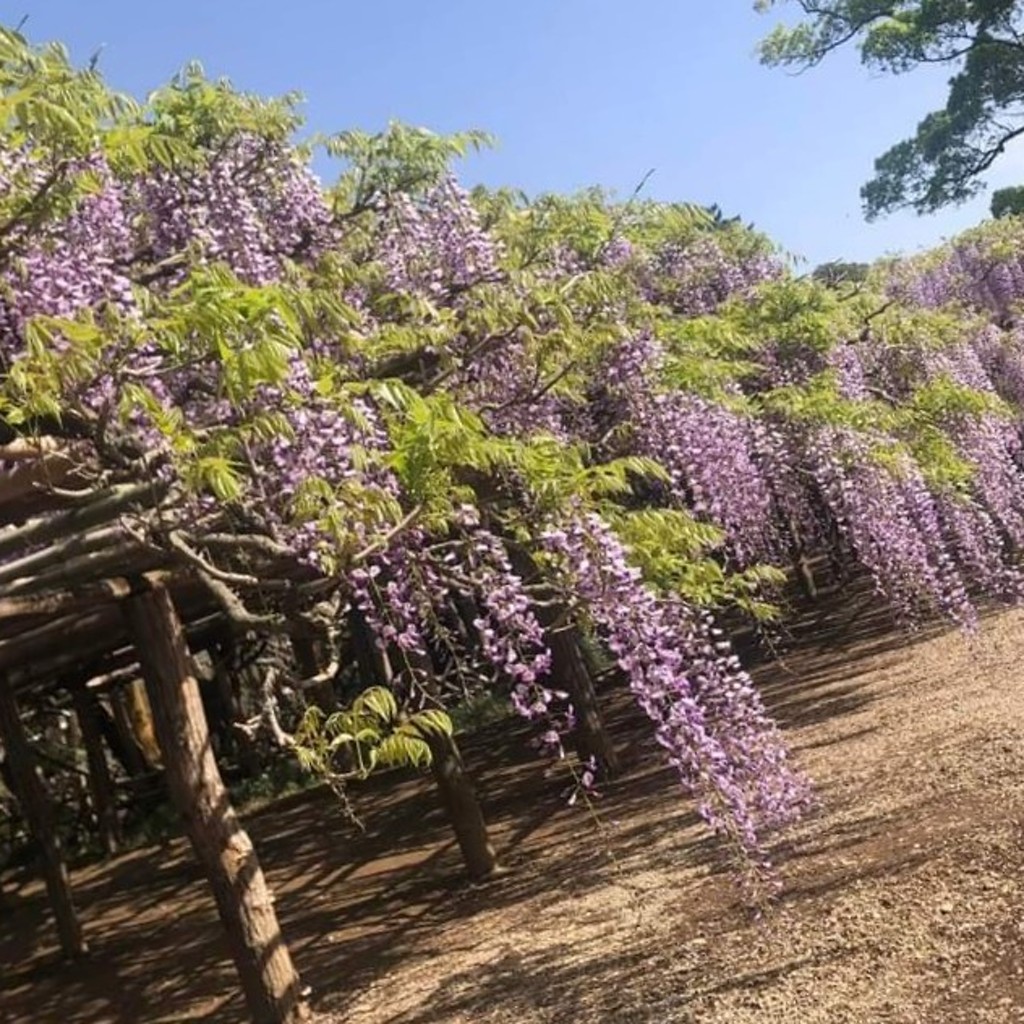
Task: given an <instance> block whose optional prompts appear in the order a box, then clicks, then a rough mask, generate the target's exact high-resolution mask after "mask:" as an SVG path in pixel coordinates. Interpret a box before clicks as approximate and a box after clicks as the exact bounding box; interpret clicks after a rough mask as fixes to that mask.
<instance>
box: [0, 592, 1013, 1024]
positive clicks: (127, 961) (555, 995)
mask: <svg viewBox="0 0 1024 1024" xmlns="http://www.w3.org/2000/svg"><path fill="white" fill-rule="evenodd" d="M755 675H756V677H757V679H758V681H759V683H760V684H761V685H762V687H763V688H764V690H765V692H766V694H767V695H768V698H769V701H770V703H771V705H772V707H773V709H774V711H775V713H776V714H777V716H778V717H779V718H780V720H781V721H782V723H783V724H784V726H785V728H786V730H787V733H788V736H789V739H790V742H791V744H792V745H793V747H794V748H795V750H796V752H797V756H798V757H799V759H800V762H801V763H802V765H803V766H804V767H805V768H806V770H807V771H808V772H809V773H810V774H811V775H812V776H813V777H814V779H815V780H816V782H817V788H818V793H819V795H820V799H821V810H820V811H819V812H818V813H817V814H816V815H814V816H813V817H812V818H810V819H809V820H808V821H806V822H804V823H803V824H801V825H800V826H799V827H798V828H797V829H795V830H793V831H792V832H791V833H790V834H788V835H787V836H786V837H785V840H784V842H783V843H782V844H781V845H780V848H779V850H778V851H777V853H778V858H779V860H780V862H781V863H782V865H783V871H784V876H785V892H784V895H783V897H782V898H781V900H780V902H779V904H778V905H777V907H776V908H775V910H774V911H773V912H772V913H771V914H770V915H769V916H768V917H767V918H766V919H765V920H763V921H761V922H760V923H757V922H752V921H751V920H750V919H749V917H748V915H746V914H745V912H744V911H743V910H742V908H741V907H740V906H739V905H738V902H737V899H736V893H735V891H734V886H733V883H732V882H731V880H730V878H729V876H728V873H727V872H725V871H723V870H722V865H721V864H720V862H719V857H718V853H717V850H716V846H715V844H714V843H713V842H710V841H709V840H707V839H706V838H705V836H704V832H703V830H702V829H701V827H700V826H699V823H698V822H697V821H696V818H695V816H694V815H693V813H692V810H691V808H690V807H689V805H688V804H687V802H686V801H685V800H684V799H681V796H680V791H679V789H678V786H677V784H676V783H675V782H674V781H673V779H672V777H671V775H670V774H669V773H668V772H667V771H664V770H661V769H660V768H658V767H657V763H658V762H657V756H656V754H655V753H654V752H653V751H652V750H651V749H650V746H649V743H648V740H647V732H646V730H645V729H644V727H643V723H642V722H641V721H640V720H638V719H637V717H636V716H635V714H633V713H632V712H631V711H630V709H629V706H628V701H627V700H625V699H624V696H623V695H622V694H617V693H610V694H607V695H606V699H607V701H608V705H609V710H610V711H611V714H612V719H613V725H614V728H615V731H616V735H617V736H618V737H619V738H620V739H621V740H622V742H623V746H624V749H625V750H626V752H627V757H628V759H629V761H630V762H631V763H632V765H633V767H632V769H631V770H630V771H629V773H628V774H627V775H626V777H625V778H623V779H622V780H620V781H618V782H616V783H614V784H613V785H609V786H608V787H606V788H605V790H604V797H603V799H602V800H600V801H599V802H598V803H597V805H596V807H595V813H594V814H590V813H588V812H587V811H586V810H581V809H580V808H579V807H578V806H577V807H575V808H569V807H567V806H566V805H565V799H564V792H565V790H566V788H567V786H568V784H569V780H568V778H567V777H566V775H565V774H564V772H562V771H561V770H560V769H558V768H550V767H545V766H544V765H543V764H541V763H539V762H537V761H535V760H533V759H532V756H531V754H530V753H529V751H526V750H523V749H522V748H521V744H518V743H517V740H516V738H515V737H513V738H512V739H511V740H509V739H508V737H507V736H505V738H504V739H501V740H500V741H499V737H500V736H502V735H504V734H501V733H493V734H490V735H486V736H482V737H477V739H476V741H475V742H474V743H473V745H472V748H471V750H470V757H469V761H470V765H471V768H472V770H473V771H474V774H475V775H476V777H477V778H478V779H479V780H480V784H481V789H482V791H483V795H484V798H485V802H486V805H487V809H488V813H489V816H490V818H491V820H492V822H493V823H494V828H495V834H496V839H497V843H498V845H499V847H500V848H501V849H502V850H503V851H504V855H505V860H506V862H507V863H509V865H510V866H511V867H513V869H514V870H513V871H512V872H510V873H509V874H508V875H507V876H505V877H503V878H501V879H499V880H498V881H496V882H494V883H492V884H490V885H487V886H483V887H480V888H468V887H466V886H465V885H464V884H463V882H462V879H461V875H460V870H459V861H458V858H457V854H456V852H455V850H454V844H453V841H452V840H451V838H450V835H449V833H448V832H447V830H446V828H445V825H444V821H443V818H442V816H441V814H440V811H439V810H438V809H437V807H436V806H435V802H434V798H433V795H432V794H431V792H430V790H429V788H428V787H426V786H425V785H424V784H423V783H422V782H421V781H420V780H418V779H407V780H405V781H402V782H400V783H398V784H396V783H395V782H394V780H380V781H379V782H378V783H377V784H376V785H374V786H371V787H370V788H369V789H368V790H367V791H366V793H365V794H364V795H363V796H362V798H361V809H362V812H363V816H364V818H365V821H366V825H367V832H366V833H365V834H362V835H360V834H358V833H356V832H354V831H353V830H352V828H351V827H350V826H348V825H346V824H345V823H344V821H343V820H342V818H341V816H340V815H339V813H338V811H337V809H336V807H335V806H334V805H333V804H332V802H331V801H330V799H329V798H328V797H326V796H324V795H322V794H313V795H305V796H303V797H302V798H300V799H293V800H289V801H286V802H283V803H279V804H276V805H274V806H273V807H272V808H269V809H267V810H266V811H264V812H261V813H260V814H258V815H255V816H252V817H251V818H250V821H249V825H250V828H251V830H252V832H253V835H254V838H255V839H256V842H257V847H258V850H259V852H260V856H261V858H262V860H263V862H264V865H265V867H266V868H267V869H268V874H269V877H270V881H271V884H272V885H273V887H274V890H275V892H276V894H277V899H278V909H279V912H280V913H281V917H282V921H283V927H284V929H285V935H286V938H287V939H288V941H289V942H290V944H291V946H292V951H293V955H294V956H295V959H296V961H297V962H298V965H299V967H300V969H301V970H302V972H303V975H304V978H305V980H306V981H307V982H308V983H309V984H310V985H311V986H312V987H313V990H314V1002H315V1005H316V1007H317V1009H318V1010H319V1011H320V1012H321V1013H322V1015H323V1018H324V1021H325V1022H326V1021H330V1022H335V1021H337V1022H341V1021H345V1022H352V1024H563V1022H570V1021H571V1022H573V1024H590V1022H593V1024H598V1022H601V1024H604V1022H609V1024H611V1022H614V1024H677V1022H678V1024H754V1022H757V1024H791V1022H792V1024H819V1022H820V1024H825V1022H828V1024H881V1022H894V1024H917V1022H921V1024H924V1022H928V1024H987V1022H993V1024H1004V1022H1005V1024H1010V1022H1020V1021H1024V611H1013V612H1004V613H1001V614H997V615H993V616H990V617H988V618H987V619H986V620H985V622H984V624H983V626H982V628H981V630H980V632H979V634H978V635H977V636H976V637H974V638H965V637H963V636H961V635H959V634H956V633H945V632H941V633H940V632H934V633H931V634H928V635H920V636H916V637H912V638H908V637H907V636H905V635H902V634H897V633H894V632H892V631H890V630H888V629H886V628H884V623H882V622H881V621H880V620H879V619H878V618H877V617H874V613H873V612H872V611H871V610H870V607H869V606H868V605H865V603H864V600H863V597H862V596H860V597H858V598H856V599H852V598H851V599H850V600H849V601H848V602H847V603H845V604H843V603H840V604H839V606H838V607H837V608H836V609H834V610H833V611H832V612H831V613H830V614H829V615H827V616H822V615H819V616H818V617H817V618H816V619H815V620H814V621H809V622H807V623H805V624H803V626H802V627H801V629H800V630H798V631H797V637H796V642H795V644H794V645H793V646H792V648H791V649H790V650H789V651H788V653H786V654H784V655H783V657H782V658H781V660H779V661H775V662H772V663H771V664H766V665H762V666H760V667H759V668H758V669H757V670H756V672H755ZM73 881H74V885H75V889H76V893H77V897H78V902H79V905H80V908H81V910H82V916H83V919H84V924H85V927H86V930H87V933H88V935H89V938H90V942H91V945H92V949H93V953H92V955H91V956H90V957H89V958H88V960H87V961H85V962H83V963H81V964H77V965H71V966H68V965H62V964H60V963H59V962H58V960H57V956H56V947H55V942H54V937H53V935H52V931H51V926H50V924H49V921H48V919H47V917H46V913H45V906H44V903H43V896H42V891H41V888H40V886H39V885H37V884H36V883H25V884H22V885H21V887H20V888H19V889H18V890H17V891H16V893H15V895H14V898H13V900H12V899H9V900H8V902H7V903H6V904H5V905H3V906H0V1022H3V1024H49V1022H54V1024H169V1022H171V1021H177V1022H185V1021H188V1022H192V1024H199V1022H205V1024H228V1022H234V1021H238V1020H241V1019H243V1013H242V1007H241V1002H240V1000H239V998H238V996H237V995H236V993H235V986H234V981H233V972H232V969H231V965H230V963H229V962H228V960H227V959H226V951H225V949H224V946H223V943H222V941H221V939H220V935H219V930H218V925H217V922H216V919H215V915H214V911H213V907H212V901H211V900H210V899H209V897H208V896H207V893H206V890H205V887H204V884H203V882H202V879H201V878H200V876H199V872H198V869H197V868H196V867H195V866H194V865H193V863H192V861H191V859H190V857H189V855H188V851H187V849H186V848H185V847H184V846H183V844H181V843H174V844H172V845H170V846H169V847H167V848H165V849H155V850H146V851H139V852H136V853H133V854H130V855H127V856H125V857H122V858H119V859H118V860H115V861H113V862H112V863H110V864H107V865H104V866H95V867H89V868H85V869H82V870H80V871H77V872H75V874H74V878H73Z"/></svg>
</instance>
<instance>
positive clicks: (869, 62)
mask: <svg viewBox="0 0 1024 1024" xmlns="http://www.w3.org/2000/svg"><path fill="white" fill-rule="evenodd" d="M785 2H786V0H757V3H756V4H755V7H756V8H757V9H758V10H760V11H767V10H769V9H771V8H775V7H778V6H781V4H782V3H785ZM797 3H798V4H799V6H800V7H801V8H802V10H803V13H804V14H805V15H806V18H805V19H803V20H802V21H799V22H797V23H796V24H795V25H778V26H776V27H775V29H774V30H773V31H772V32H771V33H770V34H769V35H768V36H767V38H765V39H764V40H763V41H762V43H761V47H760V54H761V60H762V62H763V63H765V64H767V65H770V66H773V67H777V66H781V67H791V68H796V69H798V70H805V69H807V68H811V67H814V66H815V65H817V64H819V63H820V62H821V61H822V60H824V59H825V58H826V57H827V56H828V55H829V54H830V53H831V52H832V51H833V50H837V49H839V48H841V47H842V46H844V45H846V44H847V43H852V44H854V45H856V46H857V47H858V49H859V51H860V55H861V61H862V62H863V63H864V64H865V65H866V66H867V67H870V68H873V69H877V70H881V71H886V72H891V73H893V74H902V73H904V72H907V71H911V70H913V69H914V68H918V67H921V66H926V65H932V64H940V65H947V66H949V67H950V68H952V69H954V74H953V76H952V78H951V79H950V81H949V95H948V96H947V98H946V105H945V106H944V107H943V108H942V109H941V110H935V111H932V112H931V113H930V114H928V115H927V116H926V117H925V118H924V120H922V121H921V123H920V124H919V125H918V126H917V130H916V132H915V133H914V134H913V135H912V136H911V137H910V138H908V139H905V140H903V141H902V142H899V143H897V144H896V145H895V146H893V147H892V148H891V149H889V150H888V151H887V152H885V153H883V154H882V155H881V156H880V157H879V158H878V159H877V160H876V161H875V176H874V178H872V179H871V180H870V181H869V182H867V184H865V185H864V186H863V187H862V189H861V197H862V198H863V201H864V210H865V213H866V215H867V217H868V219H869V220H870V219H873V218H875V217H877V216H879V215H880V214H883V213H890V212H892V211H893V210H897V209H900V208H903V207H911V208H912V209H914V210H916V211H917V212H918V213H931V212H933V211H935V210H937V209H939V208H940V207H942V206H946V205H947V204H949V203H959V202H963V201H964V200H966V199H969V198H970V197H971V196H973V195H975V194H977V193H978V192H979V191H980V190H981V189H982V188H983V187H984V182H982V181H981V175H982V174H984V173H985V171H987V170H988V169H989V168H990V167H991V166H992V164H993V163H995V161H996V160H997V159H998V158H999V157H1000V156H1001V155H1002V154H1003V153H1004V152H1005V151H1006V148H1007V146H1008V145H1009V144H1010V143H1011V142H1012V141H1013V140H1014V139H1015V138H1017V136H1019V135H1022V134H1024V4H1021V3H1020V2H1019V0H797Z"/></svg>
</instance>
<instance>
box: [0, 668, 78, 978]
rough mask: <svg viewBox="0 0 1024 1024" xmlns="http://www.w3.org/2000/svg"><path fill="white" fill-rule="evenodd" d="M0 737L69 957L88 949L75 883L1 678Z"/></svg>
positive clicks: (11, 695) (7, 685)
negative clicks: (73, 889)
mask: <svg viewBox="0 0 1024 1024" xmlns="http://www.w3.org/2000/svg"><path fill="white" fill-rule="evenodd" d="M0 737H2V739H3V742H4V747H5V748H6V750H7V761H8V764H9V765H10V768H11V781H12V782H13V783H14V785H13V787H12V788H13V792H14V796H15V799H16V800H17V801H18V806H19V807H20V808H21V813H22V814H23V815H24V816H25V821H26V823H27V825H28V827H29V831H30V832H31V833H32V838H33V839H34V840H35V841H36V844H37V845H38V847H39V855H40V860H41V862H42V869H43V877H44V879H45V881H46V893H47V896H48V897H49V899H50V906H51V907H52V909H53V915H54V918H55V919H56V922H57V934H58V936H59V938H60V947H61V950H62V951H63V953H64V955H65V956H66V957H68V958H69V959H73V958H75V957H79V956H81V955H82V954H84V953H86V952H88V947H87V946H86V944H85V939H84V938H83V937H82V928H81V925H80V924H79V923H78V915H77V914H76V913H75V904H74V901H73V900H72V897H71V883H70V881H69V879H68V870H67V866H66V865H65V863H64V856H63V852H62V850H61V845H60V837H59V836H58V835H57V830H56V828H55V827H54V820H53V810H52V808H51V806H50V798H49V795H48V794H47V792H46V787H45V786H44V785H43V783H42V780H41V779H40V778H39V776H38V774H37V773H36V766H35V758H34V756H33V754H32V748H31V747H30V745H29V742H28V737H27V736H26V735H25V729H24V727H23V726H22V724H21V718H20V717H19V715H18V703H17V701H16V700H15V698H14V692H13V691H12V690H11V687H10V683H9V682H8V681H7V680H6V679H0Z"/></svg>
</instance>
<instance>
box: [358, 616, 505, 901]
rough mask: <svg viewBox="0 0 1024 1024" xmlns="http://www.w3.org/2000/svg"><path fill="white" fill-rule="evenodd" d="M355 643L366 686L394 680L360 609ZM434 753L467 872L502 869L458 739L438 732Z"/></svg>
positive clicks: (484, 874) (425, 668) (478, 876)
mask: <svg viewBox="0 0 1024 1024" xmlns="http://www.w3.org/2000/svg"><path fill="white" fill-rule="evenodd" d="M350 623H351V627H352V640H353V646H354V647H355V651H356V660H357V663H358V665H359V671H360V674H361V675H362V676H363V680H364V687H369V686H372V685H378V686H387V685H390V683H391V682H392V681H393V676H392V671H391V666H390V662H389V659H388V657H387V655H386V654H385V653H384V652H383V651H381V649H380V648H379V647H378V646H377V645H376V643H375V641H374V638H373V634H372V632H371V630H370V627H369V626H368V625H367V623H366V619H365V618H364V616H363V615H362V613H361V612H359V611H358V610H354V611H353V612H352V613H351V618H350ZM416 662H417V663H416V667H417V668H418V669H421V670H422V672H421V674H427V676H428V677H429V673H430V665H429V662H428V661H427V660H426V659H422V658H418V659H416ZM428 743H429V746H430V754H431V769H430V770H431V774H432V775H433V776H434V782H435V783H436V784H437V791H438V794H439V796H440V798H441V805H442V807H444V810H445V813H446V814H447V815H448V820H449V822H450V823H451V826H452V830H453V831H454V832H455V838H456V840H457V841H458V844H459V850H460V851H461V852H462V859H463V861H464V862H465V865H466V872H467V873H468V874H469V877H470V878H471V879H473V881H475V882H478V881H483V880H484V879H485V878H488V877H489V876H491V875H493V874H495V873H496V872H498V871H499V870H500V867H499V864H498V858H497V856H496V855H495V853H494V847H493V846H492V845H491V840H490V836H489V835H488V832H487V821H486V819H485V818H484V812H483V809H482V808H481V806H480V800H479V798H478V797H477V795H476V789H475V788H474V786H473V783H472V781H471V780H470V778H469V776H468V775H467V774H466V769H465V767H464V766H463V764H462V757H461V755H460V754H459V748H458V746H457V745H456V743H455V740H454V739H453V738H451V737H447V736H434V737H432V738H431V739H429V740H428Z"/></svg>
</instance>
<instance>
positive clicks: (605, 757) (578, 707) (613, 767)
mask: <svg viewBox="0 0 1024 1024" xmlns="http://www.w3.org/2000/svg"><path fill="white" fill-rule="evenodd" d="M508 548H509V557H510V560H511V562H512V568H513V569H514V570H515V571H516V572H517V573H518V574H519V575H520V576H521V577H522V578H523V579H524V580H525V581H527V582H529V583H533V582H536V581H537V579H538V578H539V576H540V572H539V570H538V568H537V563H536V562H534V560H533V557H532V556H531V555H530V553H529V551H527V550H526V548H524V547H523V546H522V545H520V544H515V543H510V544H509V545H508ZM539 596H540V598H541V601H540V603H539V604H538V606H537V609H536V613H537V618H538V620H539V621H540V624H541V625H542V626H543V627H544V640H545V642H546V643H547V645H548V649H549V650H550V651H551V685H552V687H554V688H555V689H559V690H565V692H566V693H568V694H569V700H570V701H571V702H572V706H573V709H574V710H575V712H576V727H575V729H574V730H573V743H574V745H575V747H576V752H577V753H578V754H579V756H580V758H581V759H583V760H588V759H589V758H591V757H593V758H594V759H595V760H596V761H597V763H598V765H599V766H600V768H601V770H602V772H603V774H604V775H605V776H612V775H614V774H615V773H616V772H618V771H619V769H620V762H619V756H618V754H617V753H616V751H615V745H614V744H613V743H612V738H611V736H610V734H609V733H608V730H607V729H606V728H605V724H604V719H603V717H602V715H601V708H600V705H599V704H598V702H597V692H596V691H595V689H594V680H593V678H592V677H591V675H590V670H589V669H588V668H587V663H586V661H585V660H584V658H583V654H582V652H581V651H580V633H579V629H578V628H577V627H576V626H575V625H573V624H572V622H571V620H570V618H569V614H568V610H567V609H566V608H565V606H564V605H562V604H560V603H558V601H557V599H556V594H555V592H554V590H553V589H547V588H545V589H544V590H542V591H541V593H540V595H539Z"/></svg>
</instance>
